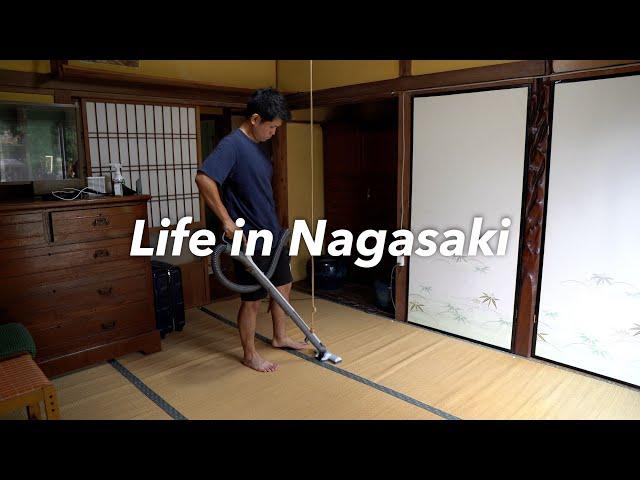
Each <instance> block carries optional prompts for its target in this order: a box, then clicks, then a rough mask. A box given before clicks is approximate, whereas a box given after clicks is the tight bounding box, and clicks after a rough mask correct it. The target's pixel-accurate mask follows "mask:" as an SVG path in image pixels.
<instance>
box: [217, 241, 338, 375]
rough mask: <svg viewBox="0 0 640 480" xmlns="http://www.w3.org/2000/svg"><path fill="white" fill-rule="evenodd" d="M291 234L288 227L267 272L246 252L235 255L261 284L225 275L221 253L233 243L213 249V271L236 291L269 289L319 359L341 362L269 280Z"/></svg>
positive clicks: (247, 291) (229, 250)
mask: <svg viewBox="0 0 640 480" xmlns="http://www.w3.org/2000/svg"><path fill="white" fill-rule="evenodd" d="M289 235H290V231H289V230H288V229H287V230H285V231H284V232H283V233H282V236H281V237H280V240H279V241H278V245H277V246H276V249H275V250H274V253H273V259H272V260H271V265H269V269H268V270H267V271H266V272H263V271H262V270H260V269H259V268H258V266H257V265H256V264H255V263H254V262H253V260H252V259H251V257H250V256H248V255H246V254H245V253H243V252H240V254H239V255H237V256H235V259H236V260H237V261H239V262H240V263H241V264H242V265H244V266H245V267H246V268H247V271H248V272H249V273H250V274H251V275H252V276H253V277H254V278H255V279H256V280H257V281H258V282H259V285H239V284H237V283H234V282H232V281H231V280H229V279H228V278H227V277H225V276H224V274H223V273H222V265H221V264H220V255H222V253H223V252H225V253H227V254H228V255H231V245H230V244H229V243H227V242H225V243H221V244H220V245H218V246H217V247H215V248H214V249H213V260H212V264H213V271H214V272H215V274H216V277H218V280H220V283H222V284H223V285H224V286H225V287H227V288H228V289H230V290H233V291H235V292H239V293H249V292H255V291H256V290H258V289H259V288H260V287H262V288H264V289H265V290H267V292H269V294H270V295H271V297H272V298H273V300H275V302H276V303H277V304H278V305H280V307H282V309H283V310H284V311H285V313H286V314H287V315H289V317H291V320H293V322H294V323H295V324H296V325H297V326H298V328H299V329H300V330H302V333H304V335H305V337H306V339H308V340H309V341H310V342H311V344H312V345H313V346H314V347H315V349H316V354H317V355H316V356H317V358H318V360H320V361H321V362H326V361H327V360H328V361H330V362H333V363H340V362H341V361H342V358H340V357H339V356H337V355H334V354H333V353H331V352H329V351H328V350H327V347H326V346H325V345H324V344H323V343H322V342H321V341H320V339H319V338H318V336H317V335H316V334H315V333H313V332H312V331H311V330H310V329H309V326H308V325H307V324H306V323H304V320H303V319H302V317H301V316H300V315H299V314H298V312H296V311H295V309H294V308H293V307H292V306H291V304H290V303H289V302H288V301H287V299H286V298H285V297H284V296H283V295H282V293H280V292H279V291H278V289H277V288H276V287H275V286H274V285H273V284H272V283H271V280H269V278H270V277H271V275H273V272H274V271H275V269H276V266H277V265H278V259H279V258H280V255H281V253H282V249H283V248H284V244H285V243H286V241H287V239H288V238H289Z"/></svg>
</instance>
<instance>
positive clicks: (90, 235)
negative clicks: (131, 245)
mask: <svg viewBox="0 0 640 480" xmlns="http://www.w3.org/2000/svg"><path fill="white" fill-rule="evenodd" d="M146 218H147V208H146V206H145V205H135V206H126V207H105V208H90V209H85V210H70V211H64V212H51V229H52V232H53V242H54V243H71V242H86V241H91V240H100V239H107V238H118V237H131V235H132V234H133V229H134V227H135V223H136V220H138V219H146Z"/></svg>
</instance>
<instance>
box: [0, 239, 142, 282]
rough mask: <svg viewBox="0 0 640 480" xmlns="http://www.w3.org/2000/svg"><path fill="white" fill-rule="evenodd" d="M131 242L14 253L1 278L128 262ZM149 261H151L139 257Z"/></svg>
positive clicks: (7, 257)
mask: <svg viewBox="0 0 640 480" xmlns="http://www.w3.org/2000/svg"><path fill="white" fill-rule="evenodd" d="M130 251H131V239H130V238H118V239H114V240H102V241H97V242H86V243H77V244H73V245H51V246H47V247H40V248H29V249H12V250H8V251H6V252H3V253H6V254H5V255H4V261H3V262H0V277H16V276H22V275H28V274H32V273H42V272H47V271H52V270H60V269H65V268H70V267H78V266H92V265H98V264H102V263H107V262H115V261H120V260H129V259H131V258H132V257H130V256H129V252H130ZM140 258H144V259H146V260H149V258H148V257H140Z"/></svg>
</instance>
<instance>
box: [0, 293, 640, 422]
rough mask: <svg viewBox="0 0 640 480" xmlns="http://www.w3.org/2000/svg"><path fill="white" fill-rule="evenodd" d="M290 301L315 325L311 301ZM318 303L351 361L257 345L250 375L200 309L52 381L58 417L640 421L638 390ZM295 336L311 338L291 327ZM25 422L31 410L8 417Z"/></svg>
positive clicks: (225, 312) (222, 329)
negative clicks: (182, 322) (145, 344)
mask: <svg viewBox="0 0 640 480" xmlns="http://www.w3.org/2000/svg"><path fill="white" fill-rule="evenodd" d="M292 296H293V299H294V300H292V304H293V305H294V307H295V308H296V309H297V310H298V311H299V312H300V314H301V315H302V316H303V318H305V320H306V321H307V323H309V324H311V308H312V307H311V300H310V297H309V296H307V295H306V294H304V293H301V292H294V293H293V295H292ZM238 305H239V300H237V299H235V300H229V301H224V302H217V303H213V304H211V305H209V306H208V307H206V308H207V309H209V310H211V311H213V312H216V314H218V315H222V316H223V317H224V318H226V319H227V320H228V321H231V322H232V323H233V324H234V323H235V319H236V313H237V308H238ZM316 306H317V310H318V311H317V313H316V315H315V317H314V322H313V323H314V326H315V329H316V332H317V334H318V336H319V337H320V339H321V340H322V341H323V342H324V343H325V344H326V345H327V346H328V347H329V349H330V350H331V351H332V352H333V353H336V354H338V355H340V356H341V357H343V362H342V363H341V364H339V365H337V366H331V365H330V364H324V366H321V365H317V364H315V363H313V362H312V361H309V359H304V358H300V357H299V356H296V355H295V354H293V353H291V352H287V351H283V350H280V349H274V348H272V347H271V346H270V345H268V344H265V342H263V341H260V340H259V339H256V346H257V348H258V351H259V352H260V354H261V355H262V356H264V357H265V358H267V359H269V360H272V361H275V362H277V363H279V364H280V368H279V369H278V371H277V372H274V373H260V372H256V371H253V370H251V369H249V368H247V367H245V366H243V365H242V364H241V363H240V359H241V355H242V349H241V347H240V340H239V336H238V331H237V329H236V328H234V327H233V326H232V325H231V326H230V325H228V324H227V322H226V321H221V320H220V319H218V318H214V317H213V316H211V315H210V314H208V313H205V312H204V311H200V310H198V309H191V310H189V311H188V312H187V324H186V326H185V329H184V330H183V331H182V332H173V333H170V334H169V335H167V337H166V338H165V339H164V340H163V342H162V351H161V352H158V353H154V354H151V355H142V354H139V353H134V354H129V355H126V356H124V357H121V358H119V359H118V361H117V363H114V365H113V366H112V365H110V364H108V363H103V364H100V365H97V366H94V367H90V368H86V369H83V370H80V371H77V372H73V373H70V374H67V375H64V376H62V377H58V378H55V379H54V380H53V382H54V384H55V386H56V389H57V391H58V398H59V403H60V409H61V417H62V418H63V419H88V420H102V419H104V420H107V419H170V418H172V417H173V418H188V419H247V420H248V419H442V418H462V419H640V390H638V389H635V388H631V387H626V386H623V385H619V384H616V383H614V382H610V381H606V380H602V379H599V378H597V377H593V376H590V375H588V374H583V373H580V372H576V371H573V370H571V369H568V368H563V367H559V366H556V365H552V364H549V363H546V362H543V361H539V360H534V359H526V358H522V357H517V356H513V355H511V354H508V353H505V352H501V351H498V350H495V349H492V348H490V347H485V346H482V345H478V344H475V343H472V342H469V341H465V340H462V339H458V338H454V337H450V336H447V335H444V334H441V333H438V332H433V331H430V330H426V329H423V328H420V327H417V326H412V325H409V324H405V323H401V322H395V321H392V320H389V319H387V318H384V317H378V316H375V315H370V314H366V313H364V312H361V311H359V310H355V309H352V308H349V307H345V306H342V305H338V304H335V303H332V302H329V301H326V300H321V299H316ZM266 309H267V304H266V302H265V303H263V304H262V306H261V310H260V313H259V317H258V332H257V333H258V334H260V335H261V336H263V337H267V338H271V334H272V328H271V318H270V315H269V314H268V313H267V311H266ZM288 330H289V333H290V335H291V336H292V337H293V338H296V339H302V334H301V333H300V331H299V330H298V329H297V327H296V326H295V325H294V324H293V322H291V321H288ZM302 353H304V354H306V355H309V356H311V355H312V354H313V350H312V349H309V350H306V351H304V352H302ZM114 366H116V367H117V368H120V371H118V370H117V369H116V368H114ZM336 369H339V370H336ZM125 375H126V378H125ZM132 381H133V382H134V383H136V384H138V386H139V387H140V388H136V386H134V384H132V383H131V382H132ZM140 389H142V390H143V391H145V392H146V395H145V393H143V392H142V391H141V390H140ZM147 395H149V396H147ZM150 397H151V398H150ZM152 398H153V400H152ZM154 400H155V403H154ZM19 418H25V415H24V412H22V411H16V412H14V413H12V414H8V415H5V416H3V417H2V419H19Z"/></svg>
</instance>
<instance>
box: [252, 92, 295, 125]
mask: <svg viewBox="0 0 640 480" xmlns="http://www.w3.org/2000/svg"><path fill="white" fill-rule="evenodd" d="M254 113H257V114H258V115H260V118H261V119H262V120H263V121H267V122H270V121H271V120H273V119H274V118H279V119H281V120H291V112H289V107H288V106H287V101H286V100H285V99H284V97H283V96H282V94H281V93H280V92H278V91H277V90H274V89H273V88H261V89H260V90H256V91H255V92H253V93H252V94H251V98H250V99H249V102H247V109H246V110H245V117H246V118H251V115H253V114H254Z"/></svg>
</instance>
